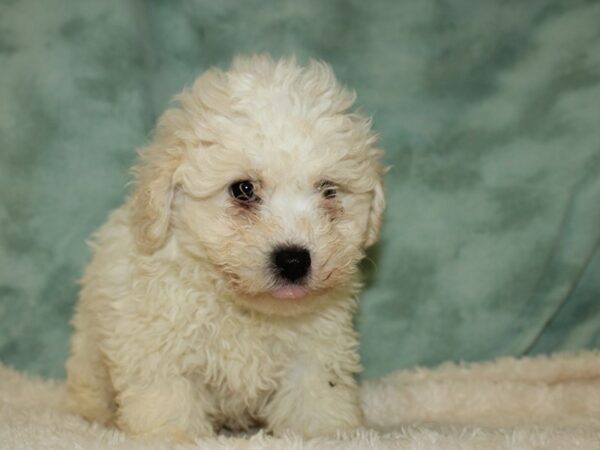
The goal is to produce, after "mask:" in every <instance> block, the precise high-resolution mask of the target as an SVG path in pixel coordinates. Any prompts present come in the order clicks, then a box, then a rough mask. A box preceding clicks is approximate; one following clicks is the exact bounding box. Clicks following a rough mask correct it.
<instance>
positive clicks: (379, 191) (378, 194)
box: [365, 170, 385, 248]
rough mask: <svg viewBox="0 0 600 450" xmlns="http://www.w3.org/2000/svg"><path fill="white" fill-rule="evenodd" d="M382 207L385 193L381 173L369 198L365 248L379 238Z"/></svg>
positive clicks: (383, 206) (383, 207)
mask: <svg viewBox="0 0 600 450" xmlns="http://www.w3.org/2000/svg"><path fill="white" fill-rule="evenodd" d="M382 172H383V170H382ZM384 209H385V194H384V190H383V174H381V175H380V177H379V179H378V180H377V182H376V183H375V186H374V188H373V199H372V200H371V209H370V211H369V223H368V226H367V237H366V240H365V248H368V247H371V246H372V245H373V244H375V242H377V240H378V239H379V232H380V231H381V223H382V222H383V210H384Z"/></svg>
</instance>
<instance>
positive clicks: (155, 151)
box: [130, 141, 180, 253]
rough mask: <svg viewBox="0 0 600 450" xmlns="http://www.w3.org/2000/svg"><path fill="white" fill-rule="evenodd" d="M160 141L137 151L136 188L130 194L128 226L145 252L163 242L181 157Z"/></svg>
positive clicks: (168, 223)
mask: <svg viewBox="0 0 600 450" xmlns="http://www.w3.org/2000/svg"><path fill="white" fill-rule="evenodd" d="M175 153H176V152H173V151H172V150H171V151H169V149H168V148H160V141H158V142H155V143H153V144H151V145H150V146H149V147H147V148H145V149H143V150H142V151H141V152H140V163H139V164H138V165H137V166H136V167H134V169H133V174H134V176H135V177H136V179H137V188H136V190H135V191H134V193H133V195H132V197H131V204H130V205H131V210H130V211H131V216H130V220H131V225H132V230H133V234H134V237H135V241H136V244H137V246H138V248H139V249H140V250H142V251H143V252H145V253H152V252H153V251H155V250H158V249H159V248H160V247H161V246H162V245H163V244H164V242H165V240H166V237H167V234H168V230H169V225H170V222H171V205H172V202H173V198H174V196H175V182H174V179H173V178H174V174H175V170H176V169H177V167H179V165H180V157H178V156H179V155H177V154H175Z"/></svg>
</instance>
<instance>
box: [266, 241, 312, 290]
mask: <svg viewBox="0 0 600 450" xmlns="http://www.w3.org/2000/svg"><path fill="white" fill-rule="evenodd" d="M273 267H274V270H275V273H276V274H277V275H278V276H279V277H281V278H283V279H284V280H286V281H291V282H294V281H298V280H300V279H301V278H304V277H305V276H306V274H307V273H308V271H309V269H310V253H309V252H308V250H306V249H305V248H302V247H281V248H278V249H276V250H275V251H274V252H273Z"/></svg>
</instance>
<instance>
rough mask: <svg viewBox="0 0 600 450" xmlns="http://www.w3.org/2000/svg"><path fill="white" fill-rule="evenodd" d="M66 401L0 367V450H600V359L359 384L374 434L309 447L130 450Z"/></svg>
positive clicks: (220, 440)
mask: <svg viewBox="0 0 600 450" xmlns="http://www.w3.org/2000/svg"><path fill="white" fill-rule="evenodd" d="M63 395H64V385H63V384H62V383H58V382H54V381H44V380H42V379H40V378H31V377H26V376H24V375H22V374H20V373H19V372H16V371H14V370H12V369H9V368H6V367H0V448H2V449H4V448H6V449H15V450H18V449H61V450H62V449H66V448H82V449H89V450H93V449H123V450H125V449H132V450H133V449H139V450H141V449H160V450H163V449H168V448H174V447H177V448H181V449H186V450H191V449H208V450H210V449H240V450H241V449H244V450H250V449H253V450H254V449H256V450H258V449H297V450H301V449H314V450H317V449H399V450H404V449H406V450H408V449H414V450H434V449H435V450H442V449H443V450H499V449H506V450H508V449H517V450H542V449H545V450H579V449H581V450H595V449H600V352H583V353H577V354H559V355H555V356H553V357H551V358H546V357H538V358H534V359H522V360H516V359H512V358H506V359H501V360H497V361H495V362H491V363H484V364H472V365H454V364H446V365H442V366H440V367H438V368H436V369H415V370H407V371H399V372H396V373H393V374H391V375H389V376H387V377H385V378H383V379H380V380H373V381H369V382H366V383H364V384H363V386H362V391H361V395H362V401H363V407H364V410H365V413H366V416H367V420H368V424H369V428H368V429H365V430H359V431H357V432H355V433H353V434H348V435H339V436H336V437H323V438H317V439H311V440H303V439H302V438H301V437H299V436H296V435H287V436H283V437H281V438H274V437H272V436H267V435H265V434H263V433H261V432H259V433H258V434H256V435H253V436H251V437H241V436H240V437H227V436H219V437H216V438H211V439H200V440H197V441H196V442H194V443H189V444H180V445H175V444H173V443H170V442H166V441H158V440H156V441H134V440H131V439H129V438H127V437H126V436H125V435H124V434H123V433H121V432H120V431H118V430H115V429H108V428H104V427H101V426H98V425H96V424H88V423H86V422H85V421H84V420H82V419H80V418H79V417H76V416H72V415H68V414H66V413H63V412H62V411H61V409H62V407H61V402H62V397H63Z"/></svg>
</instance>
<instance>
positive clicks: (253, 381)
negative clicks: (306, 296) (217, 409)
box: [191, 318, 295, 402]
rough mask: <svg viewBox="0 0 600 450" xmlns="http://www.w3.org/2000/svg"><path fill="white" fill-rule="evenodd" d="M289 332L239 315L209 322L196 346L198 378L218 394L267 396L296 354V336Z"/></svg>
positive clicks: (249, 397) (245, 398) (241, 396)
mask: <svg viewBox="0 0 600 450" xmlns="http://www.w3.org/2000/svg"><path fill="white" fill-rule="evenodd" d="M288 334H289V333H288ZM288 334H285V333H284V334H283V335H282V333H281V332H279V330H276V329H274V328H273V327H269V326H265V325H264V324H263V325H257V324H254V323H251V322H249V321H246V320H236V318H227V319H225V320H215V321H214V322H212V323H208V324H206V327H205V331H203V332H201V333H200V334H199V335H198V339H197V342H196V343H195V348H194V349H193V358H192V360H191V361H192V363H193V364H194V366H195V367H193V369H194V370H193V372H194V373H195V376H196V379H197V380H199V381H201V382H202V383H203V384H204V385H205V386H206V387H207V388H208V389H209V390H210V391H211V392H212V393H213V394H216V395H218V396H237V397H240V398H243V399H244V400H245V401H246V402H248V401H249V402H252V401H255V400H257V399H259V398H261V397H264V396H265V394H267V393H269V392H272V391H274V390H276V389H277V387H278V385H279V380H280V378H281V376H282V373H283V371H284V369H285V367H286V366H288V365H289V361H290V359H293V357H294V353H295V350H294V348H293V341H294V339H293V338H292V336H291V335H288Z"/></svg>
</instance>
